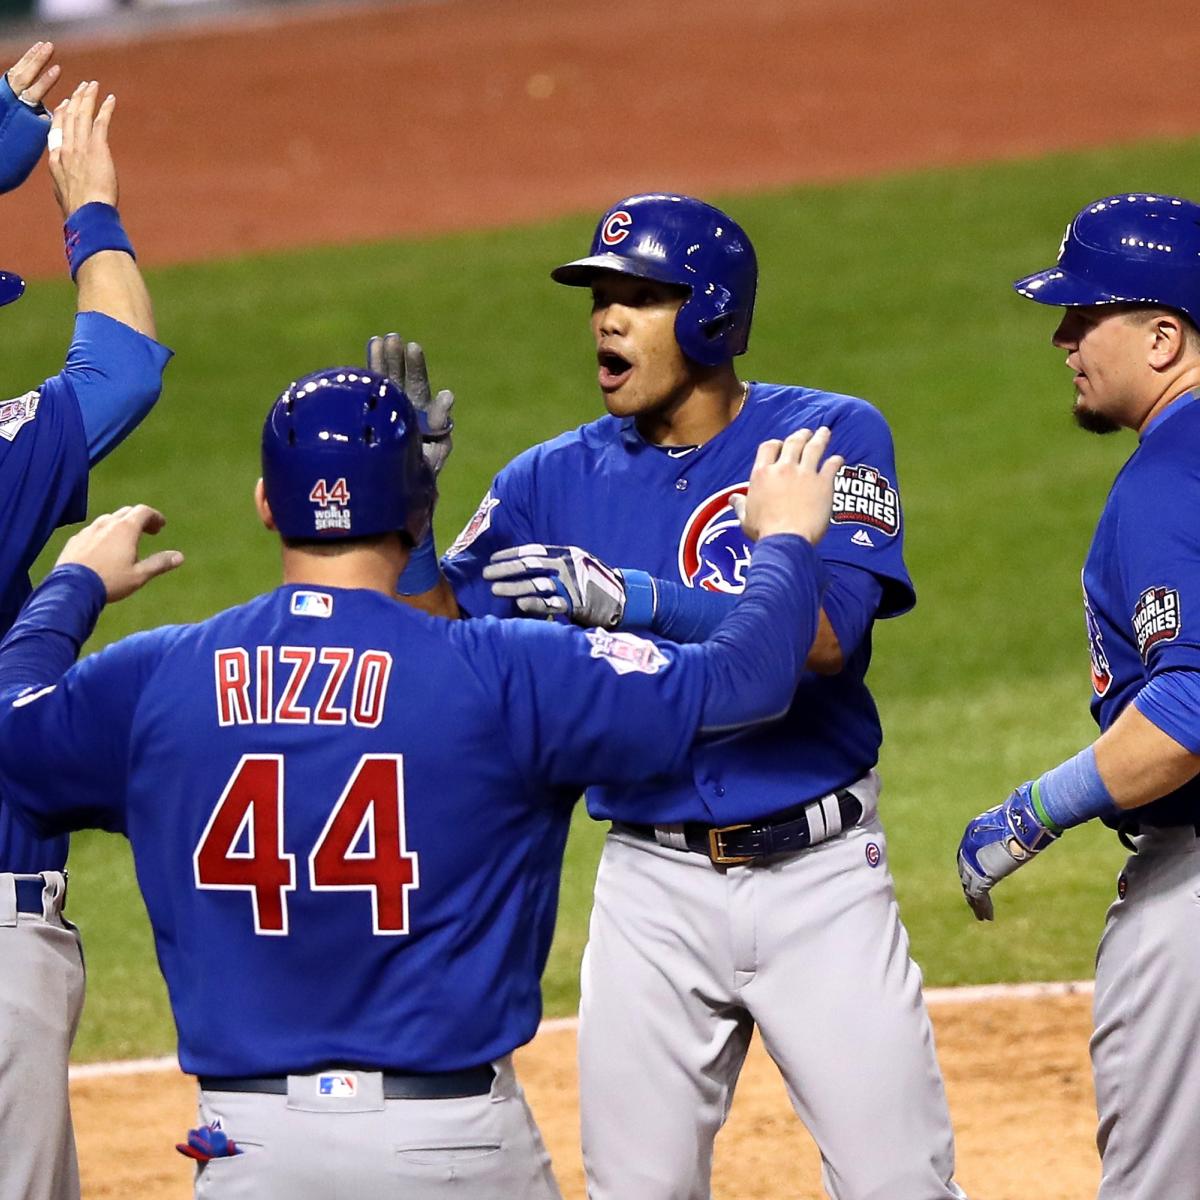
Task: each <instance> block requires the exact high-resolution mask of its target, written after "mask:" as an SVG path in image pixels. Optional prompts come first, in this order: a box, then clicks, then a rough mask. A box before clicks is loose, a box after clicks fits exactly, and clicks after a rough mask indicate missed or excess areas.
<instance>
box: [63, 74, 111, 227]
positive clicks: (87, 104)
mask: <svg viewBox="0 0 1200 1200" xmlns="http://www.w3.org/2000/svg"><path fill="white" fill-rule="evenodd" d="M99 94H100V85H99V84H98V83H96V81H95V80H92V81H91V82H86V81H85V82H84V83H81V84H80V85H79V86H78V87H77V88H76V89H75V90H74V91H73V92H72V93H71V95H70V97H69V98H68V99H66V100H63V101H62V102H61V103H60V104H59V105H58V107H57V108H56V109H55V110H54V118H53V121H52V122H51V125H50V139H49V145H50V178H51V180H52V181H53V183H54V196H55V199H57V200H58V204H59V207H60V208H61V209H62V214H63V218H64V219H66V218H67V217H69V216H70V215H71V214H72V213H73V212H75V210H76V209H79V208H82V207H83V206H84V205H85V204H92V203H98V204H112V205H115V204H116V203H117V168H116V166H115V164H114V163H113V157H112V151H111V150H110V149H109V146H108V128H109V125H110V124H111V122H112V115H113V109H114V108H116V105H117V98H116V96H113V95H109V96H106V97H105V99H104V102H103V103H102V104H101V105H100V107H99V111H97V108H96V100H97V98H98V97H99Z"/></svg>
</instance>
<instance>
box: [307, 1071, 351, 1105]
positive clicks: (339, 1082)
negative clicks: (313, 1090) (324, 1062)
mask: <svg viewBox="0 0 1200 1200" xmlns="http://www.w3.org/2000/svg"><path fill="white" fill-rule="evenodd" d="M317 1095H318V1096H328V1097H329V1098H330V1099H332V1100H351V1099H353V1098H354V1097H355V1096H357V1095H358V1076H357V1075H351V1074H348V1073H339V1074H336V1075H335V1074H332V1073H331V1074H327V1075H318V1076H317Z"/></svg>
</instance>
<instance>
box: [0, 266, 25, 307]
mask: <svg viewBox="0 0 1200 1200" xmlns="http://www.w3.org/2000/svg"><path fill="white" fill-rule="evenodd" d="M24 294H25V280H23V279H22V278H21V277H20V275H14V274H12V272H11V271H0V305H4V304H11V303H12V302H13V301H14V300H20V298H21V297H22V296H23V295H24Z"/></svg>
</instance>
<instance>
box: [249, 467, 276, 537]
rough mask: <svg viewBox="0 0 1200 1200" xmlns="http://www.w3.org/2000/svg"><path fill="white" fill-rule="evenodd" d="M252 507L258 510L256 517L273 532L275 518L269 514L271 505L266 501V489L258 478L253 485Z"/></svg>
mask: <svg viewBox="0 0 1200 1200" xmlns="http://www.w3.org/2000/svg"><path fill="white" fill-rule="evenodd" d="M254 507H255V508H256V509H257V510H258V519H259V520H260V521H261V522H262V523H263V524H264V525H265V526H266V527H267V528H268V529H269V530H270V531H271V532H272V533H274V532H275V518H274V517H273V516H272V515H271V506H270V505H269V504H268V503H267V489H266V488H265V487H263V481H262V480H261V479H260V480H259V481H258V482H257V483H256V484H255V485H254Z"/></svg>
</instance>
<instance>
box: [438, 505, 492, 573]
mask: <svg viewBox="0 0 1200 1200" xmlns="http://www.w3.org/2000/svg"><path fill="white" fill-rule="evenodd" d="M499 503H500V501H499V500H497V499H496V498H495V496H493V495H492V493H491V492H490V491H489V492H488V494H487V495H486V496H484V498H483V499H482V500H480V502H479V507H478V508H477V509H476V510H475V515H474V516H473V517H472V518H471V519H470V520H469V521H468V522H467V523H466V525H464V526H463V531H462V533H460V534H459V535H458V537H456V538H455V539H454V541H452V542H451V543H450V549H449V550H447V551H446V557H447V558H453V557H454V556H455V555H456V554H461V553H462V552H463V551H464V550H466V549H467V548H468V547H469V546H470V545H471V543H472V542H473V541H474V540H475V539H476V538H477V537H478V536H479V535H480V534H481V533H484V532H485V531H486V530H487V529H488V528H490V526H491V524H492V510H493V509H494V508H495V507H496V506H497V505H498V504H499Z"/></svg>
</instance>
